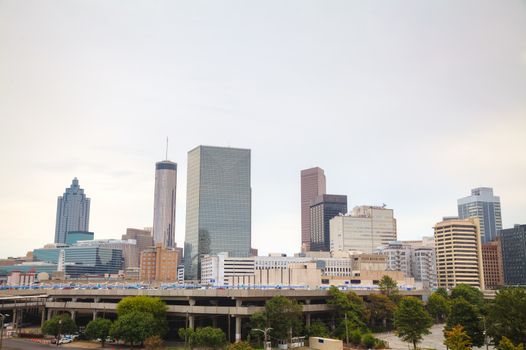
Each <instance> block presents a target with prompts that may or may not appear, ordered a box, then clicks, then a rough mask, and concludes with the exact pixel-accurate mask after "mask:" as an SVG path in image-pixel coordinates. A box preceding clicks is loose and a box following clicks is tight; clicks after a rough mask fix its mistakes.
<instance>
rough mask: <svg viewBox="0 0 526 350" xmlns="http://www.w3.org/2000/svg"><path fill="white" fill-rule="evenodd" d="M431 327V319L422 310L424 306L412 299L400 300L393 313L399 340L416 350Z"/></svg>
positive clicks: (424, 310)
mask: <svg viewBox="0 0 526 350" xmlns="http://www.w3.org/2000/svg"><path fill="white" fill-rule="evenodd" d="M432 325H433V319H432V318H431V316H430V315H429V313H428V312H427V311H426V309H425V308H424V304H423V303H422V302H421V301H420V300H418V299H416V298H413V297H406V298H402V299H401V300H400V304H399V305H398V308H397V310H396V311H395V327H396V333H397V335H398V337H399V338H400V339H402V340H403V341H405V342H408V343H412V344H413V347H414V349H415V350H416V344H418V343H419V342H421V341H422V338H423V336H424V335H426V334H430V332H429V329H430V328H431V326H432Z"/></svg>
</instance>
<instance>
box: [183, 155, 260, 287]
mask: <svg viewBox="0 0 526 350" xmlns="http://www.w3.org/2000/svg"><path fill="white" fill-rule="evenodd" d="M251 191H252V190H251V188H250V150H248V149H239V148H224V147H210V146H199V147H196V148H194V149H193V150H191V151H189V152H188V176H187V191H186V233H185V246H184V261H185V279H186V280H197V279H200V266H199V263H200V259H201V257H202V256H203V255H204V254H217V253H221V252H228V254H229V256H236V257H247V256H250V243H251V210H252V209H251V197H252V194H251Z"/></svg>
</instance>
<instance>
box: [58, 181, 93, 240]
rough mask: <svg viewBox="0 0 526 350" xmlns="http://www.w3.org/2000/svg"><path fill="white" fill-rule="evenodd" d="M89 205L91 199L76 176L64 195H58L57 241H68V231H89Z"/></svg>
mask: <svg viewBox="0 0 526 350" xmlns="http://www.w3.org/2000/svg"><path fill="white" fill-rule="evenodd" d="M89 206H90V199H89V198H88V197H86V195H85V194H84V190H83V189H82V188H80V186H79V180H77V178H74V179H73V182H72V183H71V186H70V187H69V188H66V192H64V195H62V197H58V201H57V220H56V224H55V243H66V236H67V233H68V232H71V231H89Z"/></svg>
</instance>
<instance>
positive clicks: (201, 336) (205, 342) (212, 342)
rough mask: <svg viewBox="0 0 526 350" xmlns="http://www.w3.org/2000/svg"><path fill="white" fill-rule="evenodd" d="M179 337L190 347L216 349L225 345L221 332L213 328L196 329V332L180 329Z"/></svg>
mask: <svg viewBox="0 0 526 350" xmlns="http://www.w3.org/2000/svg"><path fill="white" fill-rule="evenodd" d="M179 336H180V337H181V338H186V339H188V343H189V345H190V346H191V347H203V348H211V349H218V348H222V347H223V346H224V345H225V344H226V343H227V341H226V335H225V333H224V332H223V330H222V329H220V328H214V327H203V328H197V329H196V330H193V329H191V328H180V329H179Z"/></svg>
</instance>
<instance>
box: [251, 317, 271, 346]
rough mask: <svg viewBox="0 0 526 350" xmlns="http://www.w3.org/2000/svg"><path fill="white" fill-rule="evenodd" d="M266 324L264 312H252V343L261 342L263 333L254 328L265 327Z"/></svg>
mask: <svg viewBox="0 0 526 350" xmlns="http://www.w3.org/2000/svg"><path fill="white" fill-rule="evenodd" d="M266 327H269V326H268V323H267V316H266V315H265V312H254V313H253V314H252V316H250V328H251V329H252V330H251V331H250V337H251V338H250V339H251V341H253V344H260V345H261V344H262V342H263V338H264V335H263V333H261V332H259V331H254V329H256V328H257V329H265V328H266Z"/></svg>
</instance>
